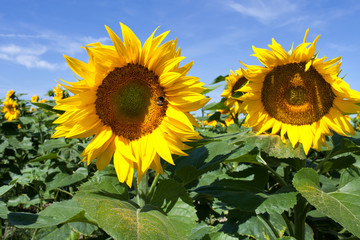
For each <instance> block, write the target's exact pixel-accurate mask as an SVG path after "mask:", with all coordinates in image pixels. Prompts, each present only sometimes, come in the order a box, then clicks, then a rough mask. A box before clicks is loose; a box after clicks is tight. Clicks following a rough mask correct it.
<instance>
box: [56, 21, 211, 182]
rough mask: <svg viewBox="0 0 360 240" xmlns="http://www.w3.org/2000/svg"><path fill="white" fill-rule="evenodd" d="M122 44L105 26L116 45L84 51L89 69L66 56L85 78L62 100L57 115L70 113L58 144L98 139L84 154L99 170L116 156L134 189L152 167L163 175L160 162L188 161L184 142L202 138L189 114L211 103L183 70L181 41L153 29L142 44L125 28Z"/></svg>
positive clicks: (89, 47)
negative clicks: (135, 180) (178, 157)
mask: <svg viewBox="0 0 360 240" xmlns="http://www.w3.org/2000/svg"><path fill="white" fill-rule="evenodd" d="M120 24H121V30H122V35H123V40H121V39H120V38H119V37H118V36H117V35H116V34H115V33H114V32H113V31H112V30H111V29H110V28H108V27H106V29H107V31H108V33H109V35H110V38H111V40H112V42H113V44H114V46H108V45H102V44H101V43H93V44H88V45H86V46H85V49H86V51H87V53H88V55H89V63H84V62H82V61H79V60H77V59H74V58H71V57H67V56H65V58H66V61H67V63H68V65H69V66H70V68H71V69H72V70H73V71H74V72H75V73H76V74H77V75H78V76H80V77H81V78H82V80H80V81H77V82H66V83H67V84H68V85H63V86H64V87H65V88H66V89H67V90H69V91H70V92H72V93H73V94H74V95H73V96H71V97H68V98H65V99H61V100H58V103H57V105H56V106H55V109H58V110H63V111H65V113H64V114H62V115H61V116H60V117H59V118H58V119H57V120H56V121H55V122H54V123H55V124H59V126H57V127H56V132H55V133H54V135H53V136H52V137H53V138H58V137H66V138H85V137H90V136H93V135H95V136H94V138H93V139H92V141H91V143H90V144H89V145H88V146H87V147H86V148H85V150H84V151H83V153H82V156H84V158H83V161H86V162H87V163H88V164H90V163H91V162H92V161H93V160H94V159H95V158H96V159H97V160H96V165H97V169H98V170H102V169H103V168H104V167H105V166H107V165H108V164H109V163H110V161H111V159H112V158H113V162H114V166H115V170H116V173H117V176H118V179H119V181H120V182H126V183H127V185H128V186H131V185H132V181H133V175H134V170H136V171H137V176H138V181H140V179H141V178H142V176H143V174H145V172H146V171H147V170H148V169H149V168H152V169H154V170H155V171H156V173H162V172H163V169H162V166H161V163H160V157H161V158H162V159H164V160H165V161H167V162H168V163H170V164H174V161H173V158H172V156H171V154H177V155H181V156H186V155H187V154H186V153H185V152H183V150H186V149H189V147H188V146H187V145H185V144H184V143H183V142H187V141H192V140H195V139H200V138H201V137H200V136H199V134H198V133H197V132H195V131H194V128H193V125H196V124H197V123H196V120H195V118H194V117H193V116H192V115H191V114H190V113H189V112H191V111H195V110H198V109H199V108H201V107H202V106H204V105H205V104H206V103H207V102H208V101H209V99H205V97H204V96H203V95H202V94H201V92H202V91H204V88H203V87H202V86H203V83H201V82H199V79H198V78H196V77H191V76H186V75H187V73H188V72H189V70H190V68H191V66H192V62H191V63H188V64H186V65H184V66H182V67H180V66H179V64H180V62H181V61H182V60H183V59H184V57H182V56H181V53H180V48H178V47H177V41H176V40H174V41H168V42H166V43H163V44H162V41H163V40H164V38H165V37H166V35H167V34H168V32H165V33H162V34H160V35H158V36H156V37H154V35H155V31H156V30H155V31H154V32H153V34H152V35H151V36H150V37H149V38H148V39H147V40H146V41H145V43H144V45H143V46H142V45H141V42H140V40H139V39H138V38H137V37H136V35H135V34H134V33H133V32H132V31H131V29H130V28H129V27H127V26H125V25H124V24H122V23H120Z"/></svg>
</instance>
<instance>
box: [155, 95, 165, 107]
mask: <svg viewBox="0 0 360 240" xmlns="http://www.w3.org/2000/svg"><path fill="white" fill-rule="evenodd" d="M164 101H165V98H164V97H162V96H160V97H158V98H157V100H156V104H157V105H158V106H159V107H161V106H162V105H163V104H164Z"/></svg>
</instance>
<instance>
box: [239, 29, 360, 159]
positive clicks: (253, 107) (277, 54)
mask: <svg viewBox="0 0 360 240" xmlns="http://www.w3.org/2000/svg"><path fill="white" fill-rule="evenodd" d="M307 33H308V31H307V32H306V34H305V38H304V42H303V43H301V44H300V45H299V46H298V47H296V48H295V49H294V51H292V53H288V52H286V51H285V50H284V49H283V48H282V47H281V46H280V44H278V43H277V42H276V41H275V40H274V39H273V41H272V44H271V45H269V48H270V50H267V49H259V48H255V47H253V50H254V52H255V54H254V56H256V57H257V58H258V59H259V61H260V62H261V63H262V64H263V65H264V66H248V65H245V66H246V68H247V70H246V71H244V70H243V71H242V72H243V74H244V76H245V77H246V78H247V79H248V80H249V82H248V83H247V84H246V85H245V86H243V87H242V88H241V89H240V91H242V92H244V93H245V94H244V95H243V96H241V97H240V98H239V100H242V101H243V109H244V110H245V111H246V113H247V114H248V115H247V117H246V120H245V126H247V127H252V128H253V130H255V131H257V132H258V134H260V133H264V132H266V131H268V132H269V133H271V134H277V133H278V132H279V131H280V135H281V138H282V139H283V140H285V138H286V137H287V138H289V140H290V142H291V143H292V145H293V147H295V146H296V145H297V143H302V145H303V148H304V150H305V153H306V154H307V153H308V151H309V149H310V148H314V149H316V150H320V146H321V145H324V146H326V143H325V136H329V135H331V134H332V131H335V132H337V133H338V134H340V135H344V136H346V135H347V134H354V129H353V127H352V126H351V124H350V123H349V119H348V118H347V117H346V116H345V114H348V113H357V112H358V111H359V110H360V107H359V106H357V105H356V103H357V102H360V93H359V92H357V91H354V90H352V89H350V87H349V85H348V84H347V83H345V82H344V81H343V80H342V79H341V78H339V76H338V75H339V70H340V65H341V61H340V57H338V58H335V59H331V60H326V57H323V58H316V57H314V54H315V48H316V42H317V40H318V39H319V36H318V37H316V38H315V40H314V41H313V43H308V42H306V38H307ZM270 129H271V131H270Z"/></svg>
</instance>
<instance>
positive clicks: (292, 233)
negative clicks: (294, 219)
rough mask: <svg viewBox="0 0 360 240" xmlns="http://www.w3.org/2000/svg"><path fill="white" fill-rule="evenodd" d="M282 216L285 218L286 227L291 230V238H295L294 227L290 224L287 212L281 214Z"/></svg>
mask: <svg viewBox="0 0 360 240" xmlns="http://www.w3.org/2000/svg"><path fill="white" fill-rule="evenodd" d="M281 216H282V217H283V219H284V221H285V223H286V226H287V228H288V229H289V234H290V236H291V237H295V234H294V229H293V227H292V226H291V223H290V221H289V218H288V217H287V215H286V214H285V212H283V213H282V214H281Z"/></svg>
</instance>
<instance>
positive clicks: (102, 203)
mask: <svg viewBox="0 0 360 240" xmlns="http://www.w3.org/2000/svg"><path fill="white" fill-rule="evenodd" d="M75 201H76V202H77V203H78V204H79V205H80V206H81V207H83V208H84V209H85V211H86V217H87V218H89V219H90V220H92V221H94V222H96V223H97V225H98V226H99V227H100V228H102V229H103V230H104V231H105V232H106V233H108V234H109V235H110V236H112V237H113V238H115V239H144V240H146V239H149V240H150V239H151V240H153V239H186V237H185V236H183V235H182V234H181V232H178V231H177V229H176V227H175V226H174V225H173V224H172V222H171V221H170V219H169V218H168V217H167V216H166V215H165V214H163V213H161V212H160V211H159V210H158V209H157V208H156V207H154V206H151V205H145V206H144V207H143V208H139V207H138V206H137V205H136V204H135V203H133V202H130V201H121V200H118V199H114V198H111V197H107V196H103V195H101V194H94V193H88V194H77V195H76V197H75Z"/></svg>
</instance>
